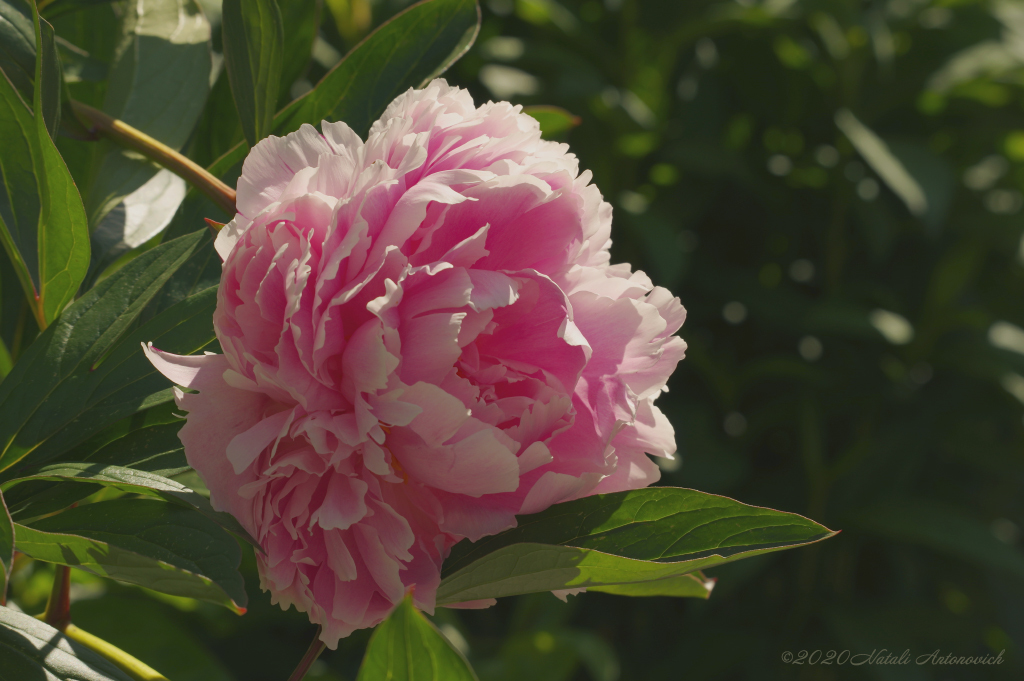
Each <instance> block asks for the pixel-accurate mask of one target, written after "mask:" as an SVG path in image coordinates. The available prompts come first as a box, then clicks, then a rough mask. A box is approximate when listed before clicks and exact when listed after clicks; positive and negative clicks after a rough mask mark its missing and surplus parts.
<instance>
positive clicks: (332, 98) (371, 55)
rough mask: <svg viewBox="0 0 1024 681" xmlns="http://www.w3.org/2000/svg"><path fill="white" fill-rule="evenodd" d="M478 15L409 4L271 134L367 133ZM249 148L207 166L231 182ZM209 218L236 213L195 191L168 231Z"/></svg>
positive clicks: (437, 2) (207, 275)
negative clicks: (321, 129)
mask: <svg viewBox="0 0 1024 681" xmlns="http://www.w3.org/2000/svg"><path fill="white" fill-rule="evenodd" d="M288 12H289V10H287V9H286V10H285V24H286V26H287V24H288V16H289V14H288ZM479 20H480V18H479V9H478V7H477V5H476V0H425V1H424V2H421V3H418V4H416V5H413V6H412V7H409V8H408V9H406V10H405V11H404V12H402V13H401V14H399V15H397V16H396V17H394V18H393V19H391V20H390V21H388V22H387V23H385V24H383V25H382V26H380V27H379V28H378V29H377V30H376V31H374V32H373V33H371V34H370V35H369V36H368V37H367V38H366V40H364V41H363V42H361V43H360V44H359V45H357V46H356V47H355V48H353V49H352V51H350V52H349V53H348V54H347V55H346V56H345V58H344V59H343V60H342V61H341V62H340V63H339V64H338V65H337V66H336V67H334V69H333V70H332V71H331V72H330V73H328V74H327V75H326V76H324V78H323V80H321V81H320V83H319V85H317V87H316V88H315V89H314V90H312V91H311V92H310V93H307V94H306V95H305V96H303V97H302V98H300V99H297V100H295V101H294V102H292V103H291V104H290V105H289V106H288V107H286V108H285V109H284V110H283V111H281V112H279V113H278V114H277V115H276V116H275V117H274V128H273V133H274V134H275V135H285V134H287V133H289V132H292V131H294V130H297V129H298V128H299V127H300V126H301V125H302V124H303V123H310V124H313V125H319V124H320V122H321V121H322V120H324V119H327V120H341V121H345V122H346V123H348V124H349V125H350V126H352V128H353V129H355V130H356V131H358V132H360V134H364V135H365V134H366V132H367V130H369V127H370V124H371V123H372V122H373V121H375V120H377V119H378V118H379V117H380V115H381V114H382V113H384V109H386V108H387V105H388V104H390V103H391V100H392V99H393V98H394V97H395V96H396V95H398V94H400V93H402V92H404V91H406V90H408V89H409V88H412V87H419V86H421V85H423V84H424V83H425V82H426V81H429V80H430V79H431V78H433V77H434V76H436V75H438V74H440V73H442V72H443V71H444V70H445V69H447V68H448V67H449V66H451V65H452V63H453V62H454V61H455V60H456V59H458V58H459V57H460V56H461V55H462V54H463V53H465V51H466V50H468V49H469V47H470V45H471V44H472V42H473V40H474V39H475V38H476V34H477V31H478V30H479ZM289 35H290V34H289ZM290 39H291V38H290V37H289V38H286V42H288V41H289V40H290ZM286 49H288V48H287V47H286ZM247 153H248V148H247V147H246V145H244V144H239V145H238V146H236V147H235V148H234V149H232V150H230V151H228V152H227V153H226V154H224V155H223V156H221V157H220V158H219V159H217V161H215V162H214V163H213V164H212V165H211V166H210V167H209V170H210V172H211V173H213V174H214V175H216V176H217V177H219V178H221V179H222V180H224V181H225V182H227V183H228V184H229V185H232V186H233V185H234V184H235V182H236V181H237V180H238V177H239V175H240V174H241V171H242V162H243V161H244V160H245V156H246V154H247ZM204 217H209V218H214V219H219V220H228V219H230V218H231V217H233V216H231V215H224V213H223V212H222V211H221V210H220V209H219V208H218V207H217V206H215V205H214V204H213V203H212V202H211V201H210V200H209V199H207V198H206V197H204V196H202V195H201V194H199V193H198V192H196V191H192V192H190V193H189V196H188V197H187V198H186V199H185V201H184V202H183V203H182V205H181V207H180V208H179V209H178V213H177V215H175V217H174V221H173V223H172V224H171V226H170V228H169V229H168V236H178V235H182V234H187V233H188V232H190V231H192V230H194V229H195V228H196V226H198V225H200V224H202V220H203V218H204ZM215 257H216V256H214V258H215ZM219 276H220V267H219V262H218V261H216V260H211V261H210V262H209V263H208V265H207V267H206V268H205V269H204V270H202V271H197V272H196V273H195V274H189V275H188V278H187V280H188V281H189V282H193V281H196V280H201V281H203V282H206V283H207V284H210V283H212V282H215V281H216V280H217V279H218V278H219ZM183 278H185V277H183Z"/></svg>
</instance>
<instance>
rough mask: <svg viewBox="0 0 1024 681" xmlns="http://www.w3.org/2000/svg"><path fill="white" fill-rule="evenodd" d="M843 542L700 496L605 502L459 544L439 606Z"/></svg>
mask: <svg viewBox="0 0 1024 681" xmlns="http://www.w3.org/2000/svg"><path fill="white" fill-rule="evenodd" d="M834 534H835V532H832V531H831V530H829V529H827V528H825V527H823V526H821V525H819V524H817V523H815V522H813V521H811V520H808V519H807V518H804V517H802V516H799V515H796V514H794V513H784V512H782V511H774V510H772V509H768V508H760V507H757V506H747V505H745V504H741V503H739V502H738V501H733V500H732V499H728V498H726V497H720V496H715V495H711V494H705V493H703V492H697V491H695V490H689V489H679V488H673V487H653V488H647V489H640V490H633V491H628V492H617V493H615V494H598V495H594V496H590V497H585V498H583V499H577V500H575V501H568V502H565V503H562V504H556V505H555V506H552V507H551V508H549V509H547V510H546V511H542V512H541V513H535V514H533V515H528V516H522V517H521V518H519V525H518V526H517V527H515V528H513V529H511V530H506V531H505V532H502V533H500V534H497V535H494V536H492V537H486V538H484V539H482V540H480V541H478V542H476V543H471V542H469V541H463V542H460V543H459V544H457V545H456V546H455V547H454V548H453V549H452V553H451V555H450V556H449V557H448V560H446V561H445V564H444V567H443V569H442V572H441V585H440V586H439V587H438V591H437V603H438V604H439V605H444V604H448V603H459V602H462V601H472V600H478V599H483V598H500V597H502V596H513V595H517V594H525V593H533V592H538V591H551V590H555V589H568V588H579V587H587V588H588V589H589V588H594V587H605V586H615V585H621V584H631V583H635V582H652V581H656V580H666V579H669V578H673V577H679V576H681V575H685V574H688V573H692V572H696V571H697V570H704V569H706V568H709V567H713V566H715V565H721V564H723V563H728V562H732V561H734V560H739V559H741V558H747V557H749V556H755V555H758V554H762V553H768V552H770V551H780V550H783V549H787V548H792V547H796V546H802V545H805V544H810V543H813V542H817V541H821V540H822V539H827V538H829V537H831V536H833V535H834Z"/></svg>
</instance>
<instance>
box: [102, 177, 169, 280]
mask: <svg viewBox="0 0 1024 681" xmlns="http://www.w3.org/2000/svg"><path fill="white" fill-rule="evenodd" d="M187 190H188V187H187V186H186V184H185V180H183V179H181V178H180V177H178V176H177V175H175V174H174V173H172V172H171V171H170V170H167V169H166V168H164V169H161V170H157V171H156V173H154V174H153V176H152V177H150V178H149V180H147V181H146V183H145V184H144V185H142V186H141V187H139V188H138V189H136V190H135V191H133V192H132V193H131V194H129V195H128V196H125V197H124V198H123V199H122V200H121V202H120V203H118V204H117V205H116V206H114V207H113V208H112V209H111V210H110V211H109V212H108V213H107V214H106V215H104V216H103V218H101V219H100V221H99V224H97V225H95V227H94V228H93V231H92V238H91V243H92V253H93V257H92V262H91V263H90V265H89V276H88V277H86V280H85V282H84V286H85V288H90V287H91V285H92V283H93V282H94V281H95V280H96V278H97V277H99V276H100V275H101V274H102V273H103V271H104V270H105V269H106V268H107V267H109V266H110V265H111V264H113V262H114V261H115V260H117V259H118V258H119V257H121V256H122V255H124V254H125V253H127V252H128V251H130V250H132V249H134V248H138V247H139V246H142V245H143V244H145V243H146V242H147V241H149V240H150V239H152V238H153V237H155V236H156V235H157V234H159V233H160V232H162V231H163V229H164V228H165V227H166V226H167V225H168V224H170V222H171V219H172V218H173V217H174V212H175V211H176V210H178V206H179V205H180V204H181V201H182V199H184V198H185V192H186V191H187Z"/></svg>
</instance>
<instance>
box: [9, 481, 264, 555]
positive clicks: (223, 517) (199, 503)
mask: <svg viewBox="0 0 1024 681" xmlns="http://www.w3.org/2000/svg"><path fill="white" fill-rule="evenodd" d="M62 480H68V481H73V482H78V483H97V484H100V485H103V486H105V487H113V488H115V489H119V490H121V491H122V492H131V493H134V494H144V495H146V496H151V497H156V498H158V499H163V500H165V501H170V502H171V503H175V504H178V505H180V506H184V507H186V508H191V509H194V510H196V511H199V512H200V513H202V514H203V515H204V516H206V517H207V518H209V519H210V520H212V521H213V522H215V523H217V524H218V525H220V526H221V527H223V528H224V529H225V530H227V531H228V532H231V533H232V534H234V535H237V536H238V537H240V538H242V539H244V540H245V541H247V542H249V543H250V544H252V545H253V546H254V547H256V548H257V549H259V550H261V551H262V550H263V549H262V547H260V543H259V542H258V541H256V540H255V539H253V538H252V536H251V535H250V534H249V533H248V532H247V531H246V529H245V528H244V527H242V525H241V524H240V523H239V522H238V521H237V520H236V519H235V517H234V516H233V515H231V514H230V513H224V512H221V511H215V510H213V507H212V506H210V501H209V499H207V498H206V497H204V496H202V495H201V494H198V493H196V492H195V491H193V490H192V489H190V488H188V487H186V486H185V485H182V484H181V483H179V482H175V481H174V480H171V479H169V478H165V477H164V476H162V475H158V474H156V473H149V472H147V471H139V470H134V469H131V468H125V467H123V466H107V465H104V464H102V463H84V462H65V463H59V464H53V465H50V466H42V467H40V468H38V469H36V470H33V471H30V472H28V474H27V475H24V476H23V477H19V478H15V479H13V480H8V481H7V482H5V483H3V485H0V492H7V490H9V489H11V488H12V487H14V486H16V485H18V484H20V483H24V482H43V481H62ZM0 548H2V544H0Z"/></svg>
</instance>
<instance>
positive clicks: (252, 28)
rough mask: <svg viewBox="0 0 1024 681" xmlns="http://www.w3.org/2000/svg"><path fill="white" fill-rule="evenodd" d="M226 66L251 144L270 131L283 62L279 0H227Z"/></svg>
mask: <svg viewBox="0 0 1024 681" xmlns="http://www.w3.org/2000/svg"><path fill="white" fill-rule="evenodd" d="M223 11H224V16H223V20H222V21H223V23H222V24H221V26H222V28H223V31H224V66H225V68H227V72H228V78H229V79H230V81H231V92H232V94H233V95H234V97H235V106H236V107H237V108H238V115H239V117H240V118H241V120H242V130H243V132H244V133H245V139H246V140H247V141H248V142H249V146H255V145H256V143H257V142H258V141H260V140H261V139H263V138H264V137H266V136H267V135H268V134H269V133H270V129H271V127H272V126H273V123H274V111H276V109H277V93H278V89H279V88H280V86H281V70H282V67H283V64H284V26H283V25H282V22H281V10H280V9H278V7H277V1H276V0H224V9H223Z"/></svg>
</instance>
